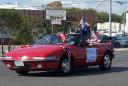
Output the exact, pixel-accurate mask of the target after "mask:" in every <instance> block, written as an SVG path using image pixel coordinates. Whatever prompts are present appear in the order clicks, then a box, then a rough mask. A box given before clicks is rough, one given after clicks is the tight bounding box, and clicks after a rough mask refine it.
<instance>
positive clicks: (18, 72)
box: [16, 71, 29, 75]
mask: <svg viewBox="0 0 128 86" xmlns="http://www.w3.org/2000/svg"><path fill="white" fill-rule="evenodd" d="M28 72H29V71H16V73H17V74H21V75H27V74H28Z"/></svg>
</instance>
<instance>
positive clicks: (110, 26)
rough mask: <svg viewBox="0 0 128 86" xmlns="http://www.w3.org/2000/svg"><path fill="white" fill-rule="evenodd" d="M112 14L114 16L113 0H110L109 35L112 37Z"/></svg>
mask: <svg viewBox="0 0 128 86" xmlns="http://www.w3.org/2000/svg"><path fill="white" fill-rule="evenodd" d="M111 14H112V0H109V30H110V31H109V35H110V36H112V34H111V31H112V25H111Z"/></svg>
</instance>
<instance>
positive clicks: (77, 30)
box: [75, 25, 80, 33]
mask: <svg viewBox="0 0 128 86" xmlns="http://www.w3.org/2000/svg"><path fill="white" fill-rule="evenodd" d="M79 29H80V25H79V26H78V27H77V29H76V31H75V33H79Z"/></svg>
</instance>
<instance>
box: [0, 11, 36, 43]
mask: <svg viewBox="0 0 128 86" xmlns="http://www.w3.org/2000/svg"><path fill="white" fill-rule="evenodd" d="M0 19H1V20H2V21H4V27H9V29H10V30H9V31H10V36H11V37H10V38H13V39H15V41H16V42H17V43H19V44H30V43H31V42H32V41H33V34H32V30H33V28H34V27H36V26H37V21H38V20H37V19H36V18H34V17H29V16H23V15H21V13H20V11H17V10H1V11H0Z"/></svg>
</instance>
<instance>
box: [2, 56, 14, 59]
mask: <svg viewBox="0 0 128 86" xmlns="http://www.w3.org/2000/svg"><path fill="white" fill-rule="evenodd" d="M3 58H6V59H11V58H12V57H10V56H5V57H3Z"/></svg>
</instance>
